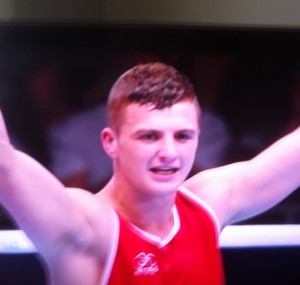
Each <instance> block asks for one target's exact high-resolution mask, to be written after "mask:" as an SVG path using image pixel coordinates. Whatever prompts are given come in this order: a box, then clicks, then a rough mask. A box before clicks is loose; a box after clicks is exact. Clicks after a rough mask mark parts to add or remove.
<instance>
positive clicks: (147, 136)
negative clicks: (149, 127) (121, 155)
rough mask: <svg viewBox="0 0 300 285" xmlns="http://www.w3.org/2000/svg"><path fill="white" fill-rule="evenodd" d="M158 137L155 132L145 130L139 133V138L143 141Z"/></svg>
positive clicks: (154, 139)
mask: <svg viewBox="0 0 300 285" xmlns="http://www.w3.org/2000/svg"><path fill="white" fill-rule="evenodd" d="M158 138H159V136H158V134H157V133H156V132H147V133H143V134H140V136H139V139H140V140H142V141H145V142H154V141H156V140H157V139H158Z"/></svg>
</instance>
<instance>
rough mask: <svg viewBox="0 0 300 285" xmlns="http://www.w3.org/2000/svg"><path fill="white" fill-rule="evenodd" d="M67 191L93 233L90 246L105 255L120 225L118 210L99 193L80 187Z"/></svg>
mask: <svg viewBox="0 0 300 285" xmlns="http://www.w3.org/2000/svg"><path fill="white" fill-rule="evenodd" d="M66 191H67V192H68V195H70V197H71V199H72V200H73V202H74V203H75V204H76V206H77V207H78V209H79V211H81V212H82V213H83V215H84V216H85V219H86V224H87V225H88V226H89V228H90V229H88V230H89V231H90V232H91V233H92V235H91V240H89V243H90V245H89V246H88V247H91V248H92V249H93V250H95V251H97V252H99V254H100V255H102V256H105V255H106V254H107V251H108V250H109V248H110V244H111V240H112V239H115V235H116V231H117V229H118V226H119V225H118V217H117V214H116V212H115V211H114V209H113V207H112V206H111V205H110V204H109V203H108V202H107V201H105V200H104V199H102V198H101V196H99V195H95V194H93V193H91V192H88V191H85V190H82V189H79V188H67V190H66ZM83 230H85V229H83Z"/></svg>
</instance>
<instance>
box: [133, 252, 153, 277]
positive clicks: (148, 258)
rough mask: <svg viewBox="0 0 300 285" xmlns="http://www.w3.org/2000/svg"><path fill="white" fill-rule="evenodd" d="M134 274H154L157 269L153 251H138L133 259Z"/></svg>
mask: <svg viewBox="0 0 300 285" xmlns="http://www.w3.org/2000/svg"><path fill="white" fill-rule="evenodd" d="M133 261H134V266H135V271H134V275H135V276H145V275H154V274H155V273H156V272H157V271H158V270H159V269H158V265H157V262H156V257H155V255H154V254H153V253H145V252H141V253H139V254H138V255H137V256H136V257H135V258H134V259H133Z"/></svg>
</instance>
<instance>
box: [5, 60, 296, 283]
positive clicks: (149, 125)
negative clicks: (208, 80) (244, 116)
mask: <svg viewBox="0 0 300 285" xmlns="http://www.w3.org/2000/svg"><path fill="white" fill-rule="evenodd" d="M108 109H109V126H108V127H107V128H105V129H104V130H103V131H102V134H101V137H102V143H103V147H104V149H105V151H106V152H107V154H108V155H109V156H110V157H111V158H112V160H113V165H114V174H113V176H112V178H111V180H110V182H109V183H108V184H107V185H106V186H105V187H104V189H103V190H102V191H100V192H99V193H98V194H96V195H92V194H91V193H89V192H87V191H83V190H81V189H65V187H64V186H63V185H62V184H61V183H60V182H59V181H58V180H57V179H56V178H55V177H54V176H53V175H51V174H50V173H49V172H48V171H47V170H45V169H44V168H43V167H42V166H41V165H40V164H39V163H37V162H36V161H34V160H33V159H31V158H30V157H28V156H27V155H26V154H24V153H21V152H19V151H17V150H15V149H14V148H13V147H12V145H11V144H10V142H9V138H8V135H7V132H6V130H5V126H4V122H3V121H1V124H0V126H1V127H0V138H1V144H0V201H1V202H2V203H3V205H4V206H5V207H6V208H7V210H8V211H9V212H10V213H11V214H12V216H13V217H14V219H15V220H16V222H17V223H18V225H19V226H20V227H21V228H22V229H23V230H24V231H25V232H26V234H27V235H28V236H29V238H30V239H31V240H32V241H33V243H34V244H35V246H36V248H37V249H38V251H39V253H40V254H41V256H42V257H43V259H44V260H45V262H46V265H47V269H48V270H49V277H50V280H51V284H54V285H82V284H84V285H98V284H155V285H157V284H164V285H165V284H173V285H174V284H189V285H193V284H209V285H212V284H223V283H224V278H223V272H222V264H221V259H220V253H219V250H218V235H219V232H220V231H221V230H222V229H223V228H224V227H225V226H226V225H228V224H230V223H233V222H237V221H240V220H242V219H245V218H248V217H251V216H253V215H256V214H259V213H261V212H263V211H265V210H267V209H268V208H270V207H272V206H273V205H275V204H276V203H278V202H279V201H281V200H282V199H283V198H284V197H286V196H287V195H289V194H290V193H291V192H292V191H293V190H295V189H296V188H297V187H299V185H300V175H299V168H300V129H299V128H298V129H297V130H295V131H294V132H293V133H291V134H289V135H287V136H286V137H284V138H282V139H281V140H279V141H278V142H276V143H275V144H273V145H272V146H271V147H269V148H268V149H267V150H265V151H264V152H263V153H261V154H260V155H258V156H257V157H255V158H253V159H252V160H250V161H245V162H240V163H235V164H232V165H228V166H224V167H220V168H216V169H212V170H206V171H203V172H201V173H198V174H196V175H195V176H193V177H192V178H190V179H189V180H187V181H185V179H186V177H187V175H188V173H189V171H190V169H191V167H192V164H193V160H194V155H195V151H196V147H197V143H198V135H199V133H200V130H199V119H200V113H201V112H200V108H199V105H198V102H197V98H196V95H195V94H194V90H193V87H192V86H191V85H190V83H189V81H188V80H187V79H186V78H185V77H184V76H182V75H181V74H179V73H178V72H177V71H176V70H175V69H174V68H172V67H170V66H167V65H164V64H161V63H150V64H145V65H139V66H136V67H134V68H133V69H131V70H129V71H128V72H126V73H125V74H123V75H122V76H121V77H120V78H119V79H118V80H117V82H116V83H115V84H114V86H113V88H112V90H111V93H110V97H109V102H108ZM78 135H80V134H78ZM87 139H88V138H87ZM99 171H101V170H99Z"/></svg>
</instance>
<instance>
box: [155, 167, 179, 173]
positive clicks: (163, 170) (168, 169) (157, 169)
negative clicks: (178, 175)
mask: <svg viewBox="0 0 300 285" xmlns="http://www.w3.org/2000/svg"><path fill="white" fill-rule="evenodd" d="M151 170H152V171H154V172H168V173H172V172H175V171H176V169H175V168H157V167H154V168H152V169H151Z"/></svg>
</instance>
